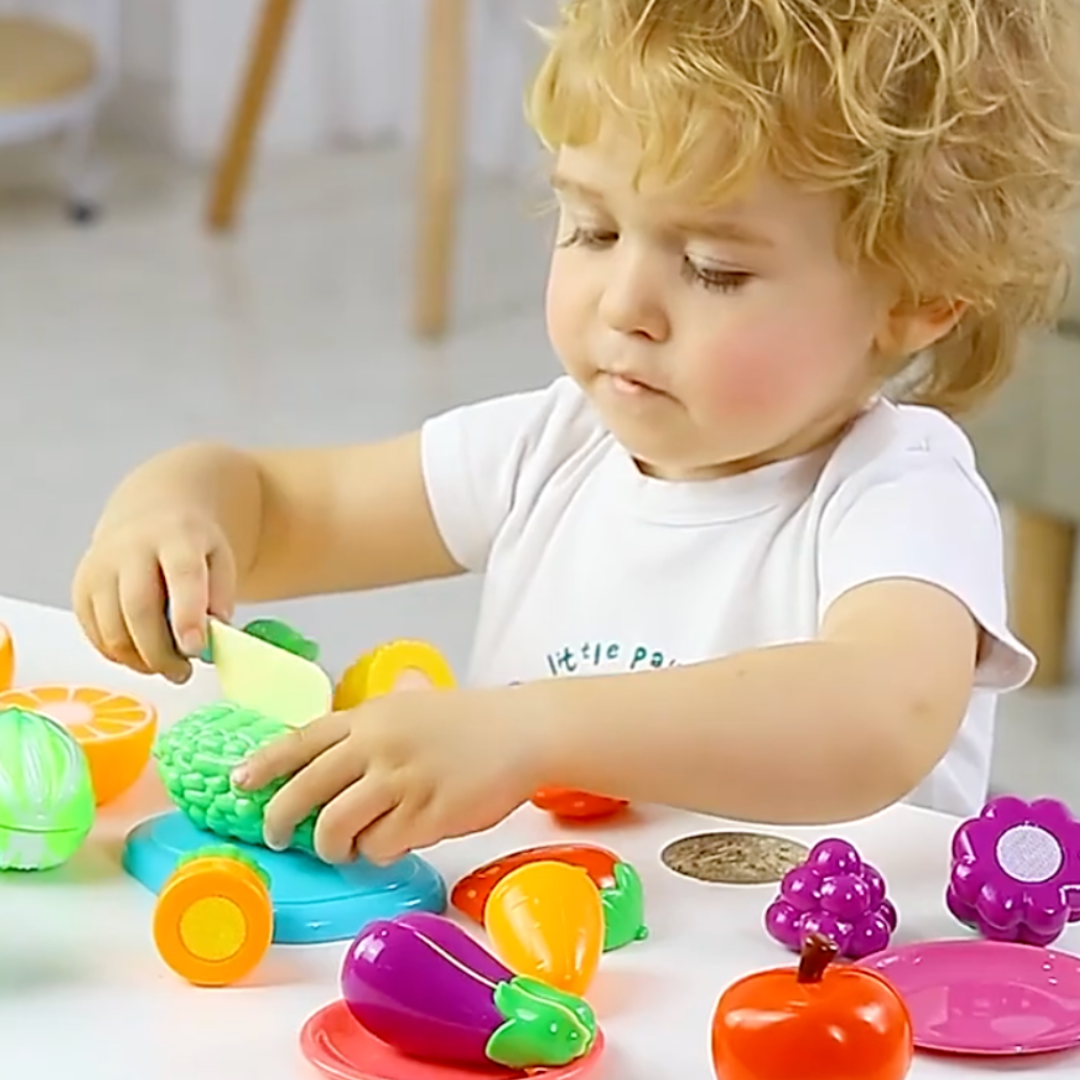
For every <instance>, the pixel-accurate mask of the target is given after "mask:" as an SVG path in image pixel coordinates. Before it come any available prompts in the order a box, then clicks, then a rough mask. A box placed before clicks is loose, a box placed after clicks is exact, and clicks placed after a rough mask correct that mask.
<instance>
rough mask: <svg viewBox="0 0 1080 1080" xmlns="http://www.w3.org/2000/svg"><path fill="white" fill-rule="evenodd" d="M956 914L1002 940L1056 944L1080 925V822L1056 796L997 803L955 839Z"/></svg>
mask: <svg viewBox="0 0 1080 1080" xmlns="http://www.w3.org/2000/svg"><path fill="white" fill-rule="evenodd" d="M945 898H946V902H947V904H948V907H949V910H950V911H951V912H952V913H953V915H955V916H956V918H957V919H959V920H960V921H961V922H962V923H964V924H965V925H967V926H970V927H972V928H973V929H975V930H978V931H979V933H981V934H982V935H983V936H984V937H987V938H990V939H992V940H995V941H1015V942H1021V943H1023V944H1026V945H1041V946H1046V945H1049V944H1050V943H1051V942H1052V941H1055V940H1056V939H1057V938H1058V937H1060V935H1061V933H1062V932H1063V931H1064V929H1065V927H1066V925H1067V924H1068V923H1072V922H1077V921H1078V920H1080V822H1077V820H1076V819H1075V818H1074V817H1073V816H1072V814H1071V813H1070V812H1069V808H1068V807H1067V806H1066V805H1065V804H1064V803H1061V802H1058V801H1057V800H1056V799H1037V800H1036V801H1035V802H1032V803H1027V802H1024V801H1023V800H1022V799H1018V798H1015V797H1014V796H1004V797H1002V798H999V799H994V800H992V801H991V802H989V803H987V805H986V806H985V807H984V808H983V810H982V813H980V814H979V816H978V817H976V818H971V819H969V820H968V821H965V822H964V823H963V824H962V825H961V826H960V828H959V829H957V831H956V833H955V834H954V835H953V844H952V873H951V875H950V879H949V886H948V890H947V892H946V897H945Z"/></svg>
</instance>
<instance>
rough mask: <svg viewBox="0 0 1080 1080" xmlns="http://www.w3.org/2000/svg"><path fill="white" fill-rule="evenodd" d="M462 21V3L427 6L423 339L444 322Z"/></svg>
mask: <svg viewBox="0 0 1080 1080" xmlns="http://www.w3.org/2000/svg"><path fill="white" fill-rule="evenodd" d="M467 19H468V3H467V0H428V9H427V43H426V46H425V56H424V116H423V128H422V146H421V162H420V185H419V187H420V220H419V229H418V243H417V253H416V258H417V266H416V296H415V304H416V307H415V313H414V319H415V326H416V332H417V333H418V334H419V335H421V336H422V337H438V336H439V335H441V334H442V333H443V331H444V330H445V329H446V322H447V308H448V306H449V296H450V276H451V270H452V267H453V256H454V225H455V216H456V214H455V211H456V209H457V200H458V191H459V186H460V181H461V177H460V170H461V141H462V136H463V130H464V126H465V125H464V115H463V114H464V110H465V91H466V79H467V76H468V57H467V41H466V29H467V26H466V23H467Z"/></svg>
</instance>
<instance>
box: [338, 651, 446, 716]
mask: <svg viewBox="0 0 1080 1080" xmlns="http://www.w3.org/2000/svg"><path fill="white" fill-rule="evenodd" d="M454 686H455V680H454V672H453V670H452V669H451V667H450V665H449V664H448V663H447V662H446V659H445V658H444V657H443V655H442V653H440V652H439V650H438V649H436V648H435V647H434V646H433V645H427V644H425V643H424V642H422V641H391V642H389V643H388V644H386V645H380V646H378V648H375V649H373V650H372V651H371V652H369V653H365V654H364V655H363V656H361V657H360V659H359V660H357V661H356V662H355V663H354V664H353V665H352V666H351V667H350V668H349V669H348V670H347V671H346V672H345V674H344V675H342V677H341V680H340V681H339V682H338V684H337V686H336V687H335V689H334V708H335V709H338V710H341V709H352V708H355V707H356V706H357V705H359V704H360V703H361V702H362V701H366V700H367V699H368V698H373V697H379V696H380V695H382V694H388V693H390V691H392V690H414V689H428V688H430V689H434V690H452V689H453V688H454Z"/></svg>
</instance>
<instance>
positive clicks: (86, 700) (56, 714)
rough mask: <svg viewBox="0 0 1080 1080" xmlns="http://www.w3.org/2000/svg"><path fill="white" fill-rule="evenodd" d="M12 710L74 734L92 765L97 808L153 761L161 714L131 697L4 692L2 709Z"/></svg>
mask: <svg viewBox="0 0 1080 1080" xmlns="http://www.w3.org/2000/svg"><path fill="white" fill-rule="evenodd" d="M12 706H14V707H16V708H19V709H28V710H29V711H30V712H36V713H40V714H41V715H42V716H47V717H48V718H49V719H50V720H55V721H56V722H57V723H58V724H62V725H63V726H64V727H66V728H67V730H68V731H69V732H71V734H72V735H73V736H74V737H75V740H76V741H77V742H78V743H79V745H80V746H81V747H82V748H83V752H84V753H85V754H86V759H87V761H88V762H89V765H90V781H91V783H92V784H93V786H94V801H95V802H96V803H97V805H98V806H102V805H104V804H105V803H108V802H112V801H113V799H115V798H117V797H118V796H119V795H122V794H123V793H124V792H125V791H127V789H128V788H129V787H131V785H132V784H134V783H135V781H136V780H138V778H139V776H140V774H141V773H142V771H143V769H145V768H146V764H147V762H148V761H149V760H150V751H151V749H152V748H153V745H154V734H155V733H156V731H157V710H156V709H155V708H154V707H153V706H152V705H149V704H147V703H146V702H143V701H139V700H138V699H137V698H133V697H131V696H129V695H128V694H117V693H114V692H113V691H112V690H102V689H99V688H97V687H93V686H29V687H23V688H20V689H18V690H8V691H5V692H4V693H0V708H10V707H12Z"/></svg>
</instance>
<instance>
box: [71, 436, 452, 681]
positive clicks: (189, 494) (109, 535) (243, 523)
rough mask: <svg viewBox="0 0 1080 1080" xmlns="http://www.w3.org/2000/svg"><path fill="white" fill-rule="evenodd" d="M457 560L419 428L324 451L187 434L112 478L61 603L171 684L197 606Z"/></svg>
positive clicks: (182, 664) (228, 606) (194, 627)
mask: <svg viewBox="0 0 1080 1080" xmlns="http://www.w3.org/2000/svg"><path fill="white" fill-rule="evenodd" d="M458 570H459V568H458V566H457V565H456V563H455V562H454V560H453V559H452V558H451V556H450V555H449V553H448V552H447V550H446V548H445V546H444V544H443V542H442V540H441V538H440V534H439V531H438V529H437V527H436V525H435V521H434V519H433V517H432V513H431V511H430V509H429V507H428V499H427V494H426V489H425V485H424V480H423V475H422V469H421V460H420V437H419V435H415V434H414V435H408V436H405V437H403V438H400V439H396V440H393V441H390V442H385V443H378V444H374V445H368V446H352V447H341V448H334V449H324V450H282V451H257V452H245V451H241V450H235V449H232V448H229V447H224V446H217V445H207V444H199V445H194V446H186V447H181V448H180V449H177V450H172V451H169V452H168V453H165V454H161V455H159V456H157V457H155V458H153V459H152V460H151V461H149V462H147V463H146V464H145V465H143V466H141V467H140V468H138V469H136V470H135V471H134V472H132V473H131V474H130V475H129V476H128V477H127V478H126V479H125V480H124V481H123V482H122V483H121V484H120V486H119V487H118V489H117V490H116V492H115V493H114V494H113V496H112V498H111V499H110V500H109V502H108V504H107V505H106V507H105V510H104V512H103V514H102V516H101V519H100V521H99V522H98V524H97V527H96V528H95V530H94V536H93V540H92V542H91V544H90V548H89V550H88V551H87V552H86V554H85V555H84V557H83V559H82V561H81V562H80V564H79V568H78V570H77V572H76V574H75V580H74V582H73V584H72V606H73V608H74V610H75V613H76V615H77V617H78V619H79V622H80V624H81V625H82V627H83V629H84V631H85V632H86V634H87V637H88V638H89V639H90V641H91V642H93V644H94V645H95V646H96V647H97V648H98V650H99V651H100V652H102V653H103V654H104V655H105V656H106V657H108V658H109V659H111V660H113V661H115V662H117V663H121V664H126V665H128V666H129V667H132V668H134V669H135V670H137V671H142V672H146V673H155V672H156V673H161V674H163V675H165V676H167V677H168V678H170V679H173V680H176V681H182V680H184V679H186V678H187V677H188V676H189V675H190V672H191V665H190V663H189V661H188V660H187V656H190V655H195V654H196V653H198V652H199V650H200V649H201V648H202V647H203V645H204V644H205V623H206V615H207V613H210V614H214V615H217V616H219V617H223V618H230V617H231V615H232V610H233V607H234V605H235V603H236V602H237V600H271V599H278V598H283V597H287V596H300V595H306V594H312V593H321V592H333V591H338V590H342V591H343V590H349V589H365V588H374V587H376V586H380V585H391V584H396V583H399V582H406V581H416V580H420V579H422V578H434V577H440V576H445V575H449V574H453V573H455V572H458ZM166 605H167V606H168V609H169V614H170V620H169V622H168V623H167V622H166V618H165V610H166ZM176 642H179V645H180V651H178V649H177V646H176V644H175V643H176Z"/></svg>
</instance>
